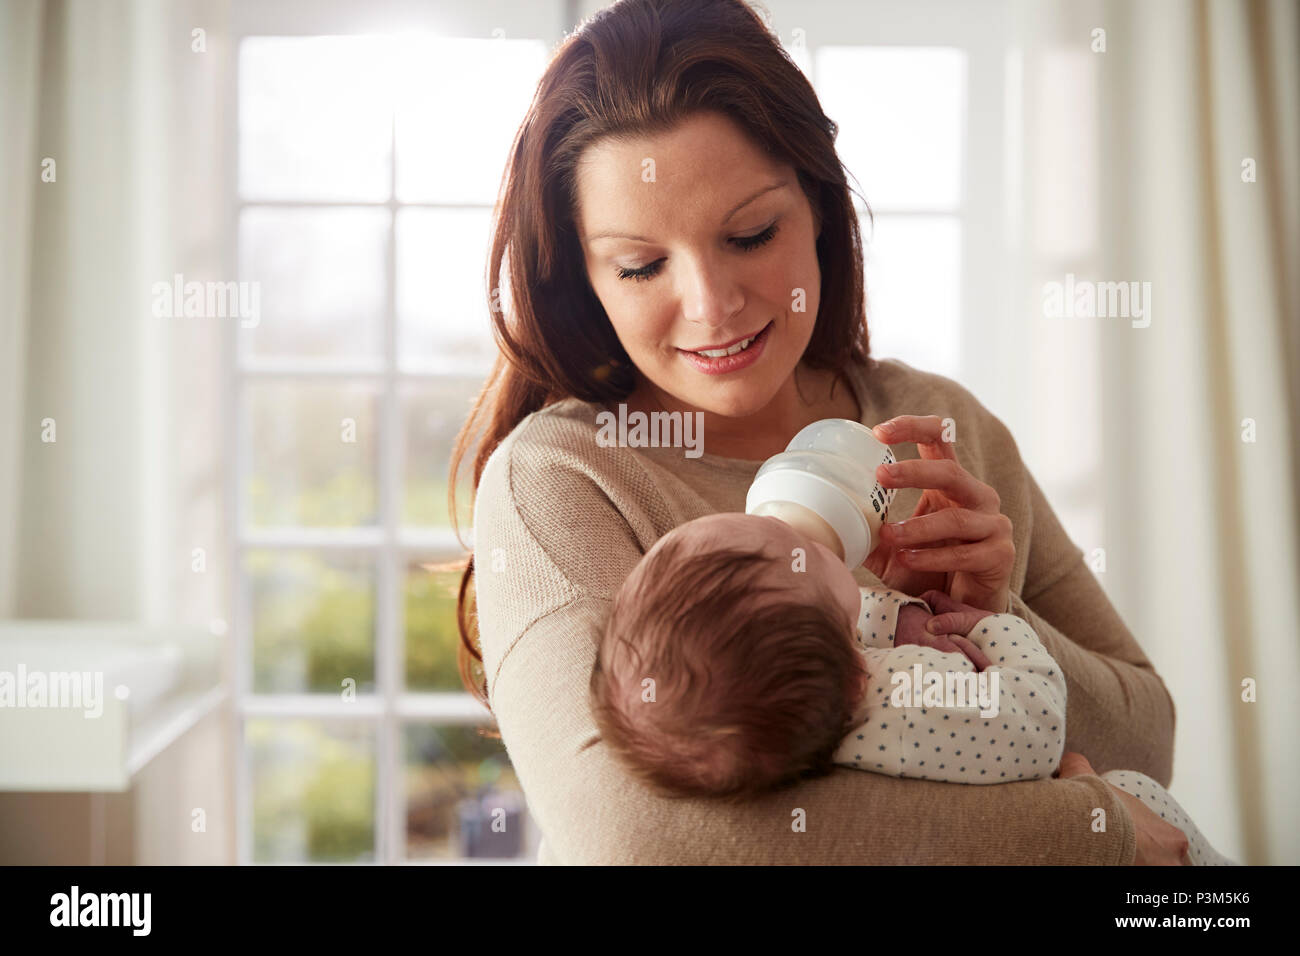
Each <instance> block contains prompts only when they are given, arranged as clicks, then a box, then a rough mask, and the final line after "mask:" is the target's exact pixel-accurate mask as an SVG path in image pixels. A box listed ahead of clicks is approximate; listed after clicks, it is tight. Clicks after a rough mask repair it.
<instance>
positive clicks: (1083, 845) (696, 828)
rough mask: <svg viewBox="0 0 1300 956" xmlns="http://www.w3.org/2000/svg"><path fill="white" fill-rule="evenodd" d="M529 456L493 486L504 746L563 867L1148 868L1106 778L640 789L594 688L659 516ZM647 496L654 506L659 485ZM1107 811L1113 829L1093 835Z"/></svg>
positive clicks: (497, 666)
mask: <svg viewBox="0 0 1300 956" xmlns="http://www.w3.org/2000/svg"><path fill="white" fill-rule="evenodd" d="M512 445H513V443H512V442H511V440H510V439H507V441H506V442H505V443H503V445H502V447H501V448H499V449H498V451H497V454H495V455H494V456H493V458H492V459H491V460H490V461H489V463H488V465H487V467H486V469H485V470H484V474H483V477H482V480H481V483H480V486H479V490H478V500H477V504H476V509H475V528H474V534H475V566H476V569H477V573H476V588H477V608H478V621H479V627H480V641H481V644H482V648H483V657H484V666H485V671H486V673H487V675H488V681H489V693H490V699H491V701H492V706H493V710H494V712H495V714H496V717H497V721H498V726H499V728H500V730H501V735H502V738H503V740H504V742H505V745H506V748H507V751H508V752H509V755H510V759H511V761H512V763H513V765H514V768H515V771H516V773H517V774H518V776H519V779H520V781H521V783H522V785H523V788H524V791H525V793H526V795H527V798H528V805H529V810H530V812H531V813H532V814H533V816H534V818H535V819H536V820H537V821H538V823H539V824H540V826H541V828H542V831H543V834H544V836H545V839H546V842H547V845H548V846H549V848H550V850H551V852H552V853H553V855H554V856H555V858H556V859H558V860H560V861H562V862H565V863H586V864H594V863H701V864H703V863H715V864H716V863H721V864H749V863H784V864H798V863H813V864H816V863H822V864H835V863H846V864H902V863H938V864H944V863H949V864H963V863H969V864H977V863H986V864H1016V863H1059V864H1082V863H1100V864H1128V863H1131V862H1132V861H1133V859H1134V855H1135V851H1136V836H1135V831H1134V828H1133V824H1132V820H1131V817H1130V816H1129V815H1128V812H1127V810H1126V809H1125V808H1124V806H1123V805H1122V803H1121V802H1120V800H1119V799H1118V797H1117V796H1115V794H1114V791H1112V790H1111V789H1110V788H1109V787H1107V786H1106V785H1105V783H1104V782H1103V781H1102V780H1100V778H1097V777H1093V776H1085V777H1080V778H1077V779H1074V780H1068V781H1061V780H1042V781H1035V782H1033V783H1028V782H1026V783H1018V784H1014V785H1009V786H1005V787H969V786H963V785H960V784H945V783H937V782H930V781H924V780H899V779H895V778H890V777H885V776H882V775H879V774H869V773H861V772H858V771H853V770H848V769H837V770H835V771H834V772H832V773H831V774H830V775H828V776H825V777H821V778H818V779H815V780H808V781H803V782H801V783H799V784H797V785H795V786H793V787H790V788H787V789H784V790H781V791H777V792H775V793H772V794H769V795H766V796H764V797H761V798H758V799H756V800H753V801H750V802H747V803H744V804H740V805H732V804H728V803H724V802H721V801H712V800H704V799H681V800H674V799H669V798H665V797H660V796H658V795H657V794H655V793H653V792H651V791H650V790H648V789H647V788H646V787H644V786H643V785H641V784H639V783H638V782H637V781H635V780H634V779H633V778H632V777H631V776H630V775H629V774H628V773H627V772H625V770H624V769H623V767H622V766H621V765H620V764H619V763H618V762H617V761H616V760H615V759H614V758H613V757H612V755H611V754H610V752H609V750H608V748H607V747H606V746H605V745H604V743H603V742H602V741H601V740H600V737H599V734H598V732H597V729H596V726H595V721H594V720H593V718H592V716H591V712H590V709H589V706H588V686H589V680H590V677H591V668H592V665H593V663H594V660H595V654H596V639H597V636H598V635H599V632H600V628H601V626H602V625H603V622H604V620H605V616H606V615H607V614H608V610H609V596H610V595H612V593H613V590H614V589H616V587H617V583H620V582H621V580H622V577H623V576H625V575H626V573H627V570H628V569H630V567H631V566H632V565H634V564H635V563H636V561H637V560H639V559H640V556H641V554H642V551H643V544H642V541H641V538H642V537H643V536H644V535H645V534H646V533H647V529H646V527H645V523H646V520H647V517H646V514H645V513H634V509H633V508H632V506H631V505H627V509H628V513H624V512H622V511H620V510H619V509H618V508H615V507H614V505H613V503H612V502H611V501H610V499H609V497H608V496H607V493H606V490H605V489H606V487H607V484H608V483H607V482H606V483H605V484H604V485H602V481H604V479H603V478H602V476H601V474H600V471H599V469H598V468H596V467H594V466H592V467H590V468H589V466H588V465H587V464H586V463H585V462H580V461H577V460H575V458H574V457H573V456H571V455H570V456H548V457H549V460H545V461H539V460H538V455H537V454H535V453H534V451H533V450H532V449H529V450H528V451H527V453H517V454H513V455H512V454H511V451H512ZM614 453H620V452H617V450H614ZM621 453H622V454H626V452H621ZM515 459H518V461H517V464H516V465H515V466H512V461H513V460H515ZM639 490H640V491H641V493H642V495H643V496H644V495H653V494H654V486H653V484H652V483H649V482H646V483H645V484H644V485H642V486H641V488H640V489H639ZM644 507H645V508H647V509H648V508H650V507H656V506H655V505H654V504H653V502H651V503H647V504H646V505H645V506H644ZM1099 807H1100V808H1102V809H1104V810H1105V811H1106V813H1107V818H1108V820H1109V821H1110V825H1109V827H1108V828H1107V831H1106V832H1104V833H1096V832H1093V829H1092V822H1093V819H1094V810H1095V808H1099Z"/></svg>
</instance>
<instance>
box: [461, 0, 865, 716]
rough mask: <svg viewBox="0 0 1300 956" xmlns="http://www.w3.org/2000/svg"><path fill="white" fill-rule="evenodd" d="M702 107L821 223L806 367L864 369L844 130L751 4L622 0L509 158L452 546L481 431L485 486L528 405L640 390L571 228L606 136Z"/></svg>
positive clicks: (593, 21) (466, 600) (482, 683)
mask: <svg viewBox="0 0 1300 956" xmlns="http://www.w3.org/2000/svg"><path fill="white" fill-rule="evenodd" d="M704 110H711V111H716V112H721V113H724V114H726V115H727V116H728V117H730V118H731V119H732V120H733V121H734V122H736V123H737V124H739V125H740V126H741V128H742V129H744V130H745V131H746V132H747V133H748V135H749V136H751V137H752V138H753V140H754V141H755V142H756V143H757V144H759V145H760V146H761V147H762V148H763V149H764V150H765V151H766V152H767V153H768V155H769V156H771V157H772V158H773V159H774V160H776V161H778V162H784V163H788V164H789V165H791V166H793V167H794V169H795V170H796V171H797V173H798V178H799V185H800V187H801V188H802V189H803V191H804V193H805V195H806V196H807V197H808V201H809V203H810V204H811V205H812V209H813V213H814V215H815V217H816V221H817V222H818V223H819V224H820V226H821V231H820V234H819V235H818V237H817V259H818V263H819V265H820V268H821V296H820V306H819V309H818V315H817V322H816V325H815V326H814V328H813V333H812V338H811V339H810V340H809V342H808V347H807V349H806V350H805V351H804V354H803V357H802V362H803V364H804V365H806V366H807V367H808V368H811V369H834V370H836V371H840V370H843V369H844V368H845V367H846V366H847V365H848V364H849V363H850V362H865V361H866V359H867V355H868V341H867V329H866V314H865V296H864V292H863V281H862V238H861V234H860V231H859V228H858V219H857V214H856V212H855V211H854V208H853V199H852V195H851V192H850V187H849V185H848V182H847V178H846V171H845V169H844V167H843V165H842V164H841V163H840V160H839V157H838V155H837V154H836V152H835V136H836V133H837V128H836V125H835V123H834V121H833V120H831V119H830V118H829V117H827V116H826V115H825V114H824V113H823V112H822V109H821V105H820V103H818V101H817V95H816V93H814V92H813V88H812V84H810V83H809V82H808V79H807V77H805V76H804V74H803V72H802V71H801V70H800V69H799V67H798V66H797V65H796V64H795V63H794V61H793V60H791V59H790V57H789V55H788V54H787V53H786V52H785V50H784V49H783V48H782V46H781V43H780V41H779V39H778V38H777V37H776V36H775V35H774V34H773V33H772V32H771V31H770V30H769V29H768V27H767V26H766V24H765V23H764V21H763V19H762V18H761V17H760V15H759V14H758V13H757V12H755V10H753V9H751V8H750V6H748V5H747V4H746V3H744V2H742V0H619V2H618V3H615V4H613V5H611V6H609V7H606V8H604V9H603V10H600V11H599V12H597V13H596V14H594V15H593V16H592V17H590V18H589V19H588V20H586V21H585V22H583V23H582V24H580V25H579V27H578V29H577V30H576V31H575V32H574V33H572V34H571V35H570V36H568V37H567V38H566V39H565V40H564V42H563V43H562V44H561V45H560V46H559V48H558V49H557V50H556V52H555V54H554V56H553V57H552V58H551V61H550V63H549V64H548V66H547V68H546V71H545V73H544V74H543V75H542V78H541V80H540V81H539V82H538V85H537V90H536V93H535V94H534V96H533V100H532V103H531V104H530V106H529V109H528V113H527V115H526V116H525V117H524V120H523V122H522V123H521V124H520V126H519V130H518V132H517V133H516V134H515V138H514V142H513V144H512V146H511V149H510V157H509V161H508V162H507V164H506V169H505V173H504V175H503V177H502V182H501V190H500V193H499V195H498V198H497V203H496V206H495V209H494V218H493V232H492V247H491V252H490V254H489V258H488V273H487V295H488V299H489V302H490V303H491V315H492V327H493V335H494V337H495V339H496V342H497V346H498V349H499V354H498V356H497V359H496V362H495V363H494V365H493V367H492V371H491V372H490V374H489V375H488V378H487V381H486V382H485V383H484V385H483V388H482V390H481V391H480V392H479V394H478V397H477V398H476V399H475V401H474V406H473V408H472V410H471V411H470V414H469V418H468V419H467V420H466V422H465V425H464V427H463V428H462V429H461V431H460V433H459V434H458V435H457V437H456V446H455V449H454V450H453V452H452V457H451V469H450V480H449V482H448V484H449V490H448V500H449V505H450V512H451V521H452V526H453V528H456V531H457V539H458V540H461V539H460V537H459V534H460V532H459V527H458V522H457V515H456V475H457V473H458V472H459V470H460V463H461V460H462V459H463V458H464V457H465V455H466V454H467V453H468V452H469V450H470V448H471V446H473V445H474V444H475V438H476V435H477V449H476V451H475V452H474V484H473V487H474V489H475V490H477V488H478V485H479V479H480V477H481V476H482V474H483V467H484V465H485V464H486V463H487V460H488V458H489V457H490V456H491V454H492V452H493V451H494V450H495V449H496V447H497V445H499V444H500V443H501V441H502V439H504V438H505V437H506V436H507V435H509V434H510V432H511V431H513V430H514V428H515V426H516V425H518V424H519V422H521V421H522V420H523V419H524V418H525V417H527V416H528V415H529V414H531V413H532V412H535V411H537V410H538V409H540V408H544V407H545V406H547V405H550V404H552V403H553V402H557V401H560V400H563V399H566V398H578V399H581V400H583V401H588V402H594V403H605V402H617V401H620V400H622V399H625V398H626V397H627V396H628V395H629V394H630V393H631V392H632V390H633V387H634V385H635V384H636V382H635V375H634V372H635V370H634V368H633V365H632V362H631V360H630V359H629V358H628V356H627V353H626V352H625V351H624V350H623V347H622V345H620V344H619V341H618V337H617V336H616V335H615V334H614V328H613V326H612V325H611V324H610V321H609V317H608V316H607V315H606V314H605V310H604V308H603V307H602V306H601V304H600V300H599V299H597V298H596V295H595V293H594V292H593V291H592V288H591V285H590V284H589V282H588V279H587V274H586V261H585V258H584V256H583V254H582V249H581V246H580V243H579V241H578V235H577V229H576V228H575V225H574V221H573V210H574V208H575V202H574V200H575V197H576V177H575V166H576V164H577V161H578V158H579V157H580V156H581V155H582V153H583V151H584V150H586V149H587V148H588V147H589V146H591V145H592V144H593V143H595V142H596V141H597V140H599V139H602V138H604V137H607V136H615V135H638V134H655V133H662V132H666V131H667V130H669V129H671V128H672V127H674V126H675V125H676V124H678V123H679V122H681V121H682V120H683V119H685V118H686V117H687V116H689V115H691V114H694V113H696V112H699V111H704ZM859 195H860V194H859ZM864 205H865V200H864ZM868 214H869V210H868ZM507 255H508V256H509V262H508V283H509V286H508V300H509V301H508V304H507V303H505V302H503V300H504V299H505V298H506V293H505V290H503V288H502V286H501V270H502V264H503V260H505V259H506V257H507ZM461 544H462V545H464V541H463V540H461ZM473 576H474V558H473V554H470V556H469V558H468V560H467V561H466V563H465V570H464V573H463V574H462V576H461V581H460V591H459V595H458V598H457V603H456V623H457V628H458V630H459V632H460V638H461V645H460V648H459V649H458V663H459V670H460V676H461V680H462V682H463V683H464V684H465V686H466V687H467V688H468V689H469V690H470V692H471V693H473V694H474V696H475V697H477V698H478V699H479V700H480V701H481V702H482V703H483V704H484V706H488V700H487V684H486V675H485V674H484V673H483V671H482V660H483V658H482V655H481V654H480V652H479V648H478V627H477V617H478V615H477V611H476V609H475V608H473V607H472V604H473V594H474V589H473V586H472V582H473Z"/></svg>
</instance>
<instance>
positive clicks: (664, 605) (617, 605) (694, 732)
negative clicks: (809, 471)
mask: <svg viewBox="0 0 1300 956" xmlns="http://www.w3.org/2000/svg"><path fill="white" fill-rule="evenodd" d="M771 568H772V563H771V559H770V558H767V557H764V556H763V555H762V554H761V553H756V552H753V551H750V550H746V549H741V548H733V547H719V548H716V549H711V550H707V551H702V552H698V553H695V554H691V555H689V556H685V557H683V555H682V547H681V542H680V539H677V538H673V539H670V540H668V541H665V542H663V544H662V546H661V547H659V548H658V549H656V550H653V551H652V552H651V553H650V554H648V555H646V557H645V558H643V559H642V561H641V563H640V564H638V565H637V567H636V568H635V569H634V570H633V571H632V573H631V574H630V575H628V578H627V580H626V581H625V582H624V584H623V586H622V587H621V588H620V589H619V591H618V593H617V594H616V595H615V598H614V603H613V606H612V608H611V609H610V614H609V619H608V622H607V625H606V628H605V631H604V633H603V635H602V636H601V641H600V646H599V648H598V650H597V655H596V664H595V667H594V668H593V670H592V675H591V707H592V713H593V716H594V717H595V719H596V723H597V726H598V727H599V729H600V732H601V736H602V737H603V739H604V741H605V742H606V743H607V744H608V745H609V746H610V747H611V749H612V751H613V752H614V754H615V755H616V757H617V758H618V759H620V760H621V761H622V762H623V763H624V764H625V765H627V766H628V767H629V769H631V770H632V771H633V773H634V774H635V775H636V776H637V777H639V778H640V779H641V780H642V781H643V782H645V783H647V784H649V785H651V786H652V787H653V788H654V789H656V790H657V791H659V792H660V793H663V794H665V795H670V796H715V797H727V798H732V799H736V800H743V799H748V798H749V797H751V796H753V795H755V794H758V793H762V792H766V791H768V790H771V789H773V788H774V787H777V786H780V785H781V784H784V783H787V782H790V781H792V780H794V779H797V778H799V777H807V776H816V775H820V774H823V773H826V772H828V771H829V770H830V769H831V768H832V766H833V762H832V758H833V756H834V753H835V750H836V748H837V747H838V745H839V740H840V738H841V737H842V736H843V734H844V732H845V731H846V730H847V729H848V724H849V721H850V720H851V718H852V710H853V707H854V705H855V704H856V702H857V697H858V694H859V693H860V690H861V687H862V682H863V680H864V678H865V676H866V671H865V666H864V664H863V662H862V659H861V656H860V655H859V654H858V652H857V651H856V649H855V648H854V646H853V642H852V640H851V626H852V622H849V621H846V618H845V615H844V613H843V611H842V609H840V608H839V607H838V606H836V605H835V604H834V601H833V600H832V599H831V598H830V597H829V596H827V597H826V600H825V601H812V602H811V603H809V602H805V601H792V600H783V599H782V598H781V597H780V596H779V595H780V594H781V593H783V592H784V591H785V590H786V589H784V588H781V587H778V586H773V585H771V584H770V583H769V584H765V583H763V579H767V580H768V581H770V580H771V577H772V575H771ZM789 573H795V572H789ZM759 594H767V595H778V596H777V597H775V598H773V599H772V601H771V603H765V604H764V605H763V606H762V607H757V608H756V607H755V604H756V602H755V601H754V598H755V597H756V596H757V595H759ZM647 679H649V680H652V681H653V682H654V683H653V685H644V684H643V681H645V680H647ZM651 686H652V687H653V698H654V699H653V700H649V699H647V696H646V695H647V694H648V693H649V688H650V687H651Z"/></svg>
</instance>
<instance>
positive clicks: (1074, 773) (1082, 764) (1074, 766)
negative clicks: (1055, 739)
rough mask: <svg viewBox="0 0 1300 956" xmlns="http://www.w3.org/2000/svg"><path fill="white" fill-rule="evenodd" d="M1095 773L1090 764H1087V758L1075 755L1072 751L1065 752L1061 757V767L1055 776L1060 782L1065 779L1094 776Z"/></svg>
mask: <svg viewBox="0 0 1300 956" xmlns="http://www.w3.org/2000/svg"><path fill="white" fill-rule="evenodd" d="M1096 772H1097V771H1095V770H1093V769H1092V764H1090V763H1088V758H1087V757H1085V756H1084V755H1083V754H1077V753H1075V752H1074V751H1073V750H1067V751H1066V752H1065V753H1064V754H1062V755H1061V766H1060V767H1059V768H1058V769H1057V772H1056V773H1057V776H1058V777H1060V778H1061V779H1062V780H1064V779H1066V778H1067V777H1082V776H1083V775H1085V774H1095V773H1096Z"/></svg>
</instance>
